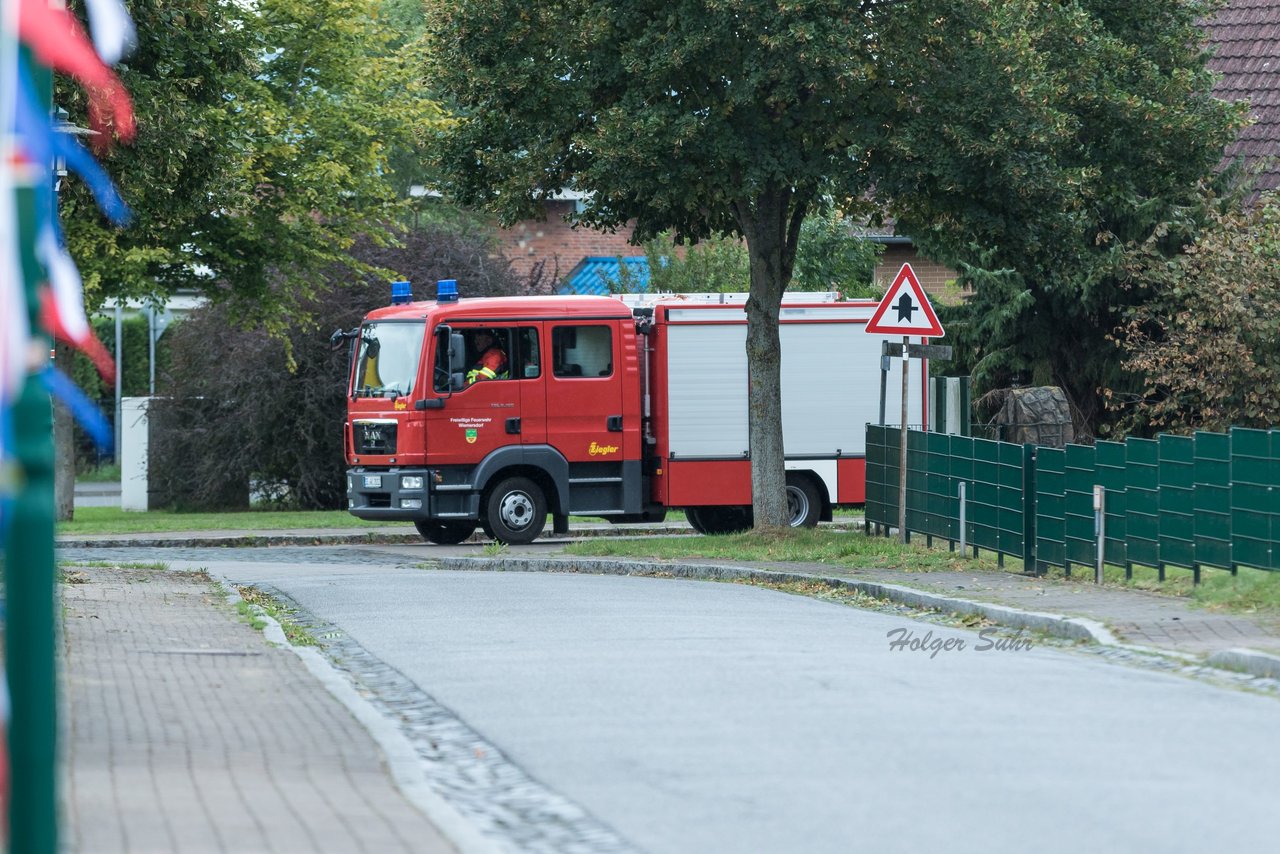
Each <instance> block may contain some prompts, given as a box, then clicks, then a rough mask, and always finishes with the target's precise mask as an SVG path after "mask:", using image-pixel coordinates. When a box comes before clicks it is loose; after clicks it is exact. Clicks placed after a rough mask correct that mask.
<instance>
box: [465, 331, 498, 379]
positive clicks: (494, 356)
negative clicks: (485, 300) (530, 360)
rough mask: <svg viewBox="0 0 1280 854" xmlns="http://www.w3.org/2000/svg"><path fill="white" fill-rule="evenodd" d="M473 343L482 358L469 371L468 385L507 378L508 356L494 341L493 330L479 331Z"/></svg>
mask: <svg viewBox="0 0 1280 854" xmlns="http://www.w3.org/2000/svg"><path fill="white" fill-rule="evenodd" d="M473 342H474V343H475V348H476V352H477V353H479V354H480V358H478V359H476V363H475V364H474V365H473V366H472V367H471V370H469V371H467V385H471V384H472V383H474V382H479V381H480V380H492V379H497V378H499V377H505V376H506V372H507V354H506V352H505V351H504V350H503V349H502V346H501V345H500V344H498V342H497V341H496V340H495V339H494V336H493V330H491V329H480V330H477V331H476V334H475V338H474V339H473Z"/></svg>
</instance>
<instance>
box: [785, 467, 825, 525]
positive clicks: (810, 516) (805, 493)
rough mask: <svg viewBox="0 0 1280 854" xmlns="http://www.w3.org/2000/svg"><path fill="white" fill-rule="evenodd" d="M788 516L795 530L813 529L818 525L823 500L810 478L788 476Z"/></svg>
mask: <svg viewBox="0 0 1280 854" xmlns="http://www.w3.org/2000/svg"><path fill="white" fill-rule="evenodd" d="M787 515H788V517H789V518H790V524H791V527H793V528H812V527H813V526H814V525H816V524H818V517H819V516H821V515H822V499H821V498H820V497H819V495H818V490H817V487H815V486H814V485H813V481H812V480H811V479H810V478H809V477H808V476H806V475H803V474H788V475H787Z"/></svg>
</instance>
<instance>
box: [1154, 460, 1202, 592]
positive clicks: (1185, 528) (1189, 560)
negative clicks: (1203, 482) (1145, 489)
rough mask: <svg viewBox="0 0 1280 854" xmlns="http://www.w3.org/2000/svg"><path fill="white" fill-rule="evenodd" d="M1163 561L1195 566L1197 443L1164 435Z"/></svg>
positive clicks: (1162, 462)
mask: <svg viewBox="0 0 1280 854" xmlns="http://www.w3.org/2000/svg"><path fill="white" fill-rule="evenodd" d="M1157 441H1158V442H1159V444H1160V562H1161V563H1163V564H1173V565H1174V566H1185V567H1193V566H1195V565H1196V548H1195V537H1196V516H1195V511H1196V506H1195V471H1196V469H1195V440H1194V439H1192V438H1191V437H1190V436H1161V437H1160V438H1159V439H1158V440H1157Z"/></svg>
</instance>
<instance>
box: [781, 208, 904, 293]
mask: <svg viewBox="0 0 1280 854" xmlns="http://www.w3.org/2000/svg"><path fill="white" fill-rule="evenodd" d="M883 251H884V247H883V246H881V245H880V244H877V243H872V242H871V241H870V240H866V239H864V238H861V237H858V236H857V235H855V234H854V233H853V230H852V223H850V222H849V220H848V219H847V218H846V217H844V216H842V215H841V214H840V212H839V211H833V210H826V211H820V212H818V213H816V214H814V215H812V216H810V217H808V218H806V219H805V221H804V225H803V226H801V227H800V244H799V246H798V247H797V249H796V268H795V277H794V278H793V279H792V280H791V284H790V285H789V286H788V287H787V290H791V291H839V292H840V293H841V294H843V295H844V296H845V297H880V296H881V294H879V293H877V292H876V289H875V282H874V278H875V271H876V259H877V258H878V257H879V256H880V253H882V252H883Z"/></svg>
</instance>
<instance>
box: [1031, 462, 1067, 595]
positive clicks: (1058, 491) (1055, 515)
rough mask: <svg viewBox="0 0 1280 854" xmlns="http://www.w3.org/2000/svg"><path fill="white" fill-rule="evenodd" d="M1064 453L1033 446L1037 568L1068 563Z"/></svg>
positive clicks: (1063, 565) (1065, 463) (1065, 464)
mask: <svg viewBox="0 0 1280 854" xmlns="http://www.w3.org/2000/svg"><path fill="white" fill-rule="evenodd" d="M1066 468H1067V454H1066V451H1063V450H1062V449H1060V448H1039V449H1037V450H1036V565H1037V566H1036V569H1037V570H1043V569H1045V568H1046V567H1050V566H1062V567H1065V566H1066V565H1067V548H1066V524H1065V521H1064V520H1065V518H1066V499H1065V495H1066Z"/></svg>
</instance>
